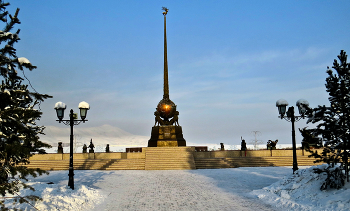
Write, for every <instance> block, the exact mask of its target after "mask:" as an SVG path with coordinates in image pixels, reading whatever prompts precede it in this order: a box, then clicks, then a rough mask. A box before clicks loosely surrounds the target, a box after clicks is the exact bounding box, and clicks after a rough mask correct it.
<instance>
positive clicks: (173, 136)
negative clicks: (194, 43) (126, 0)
mask: <svg viewBox="0 0 350 211" xmlns="http://www.w3.org/2000/svg"><path fill="white" fill-rule="evenodd" d="M162 9H163V10H164V12H163V15H164V88H163V91H164V94H163V99H162V100H161V101H160V102H159V103H158V105H157V108H156V111H155V112H154V115H155V124H154V126H153V127H152V132H151V138H150V140H149V141H148V147H178V146H186V140H185V139H184V138H183V135H182V127H181V126H180V125H179V122H178V119H179V112H178V111H177V110H176V105H175V103H174V102H173V101H171V100H170V97H169V82H168V58H167V39H166V15H167V14H168V11H169V10H168V8H166V7H163V8H162Z"/></svg>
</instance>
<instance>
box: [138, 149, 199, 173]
mask: <svg viewBox="0 0 350 211" xmlns="http://www.w3.org/2000/svg"><path fill="white" fill-rule="evenodd" d="M193 152H194V147H148V148H147V149H146V151H145V153H146V159H145V170H181V169H196V166H195V163H194V157H193Z"/></svg>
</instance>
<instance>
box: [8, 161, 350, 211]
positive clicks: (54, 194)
mask: <svg viewBox="0 0 350 211" xmlns="http://www.w3.org/2000/svg"><path fill="white" fill-rule="evenodd" d="M304 168H306V167H304ZM312 168H314V167H310V168H306V169H300V170H299V171H297V172H296V174H294V175H293V174H292V169H291V167H251V168H232V169H202V170H168V171H142V170H140V171H83V170H82V171H77V170H76V171H74V173H75V177H74V179H75V190H71V189H69V188H68V186H67V183H68V171H52V172H50V175H44V176H40V177H37V178H32V179H30V181H29V182H28V183H29V184H31V185H32V186H33V187H34V188H35V189H36V191H35V192H32V191H30V190H26V191H21V192H20V195H21V196H25V195H27V194H36V195H39V196H41V197H42V198H43V201H40V202H36V203H35V204H33V205H34V206H35V207H36V208H37V209H38V210H99V211H102V210H349V209H350V185H349V184H346V185H345V186H344V187H343V188H342V189H340V190H336V189H330V190H326V191H321V190H320V186H321V183H322V181H324V175H321V176H319V175H318V174H314V173H313V171H312ZM49 182H53V183H54V184H47V183H49ZM6 204H7V205H8V206H9V207H13V206H12V205H11V199H7V200H6ZM16 207H17V208H22V209H26V210H35V209H34V208H33V207H31V206H30V205H28V204H25V203H24V204H22V205H16Z"/></svg>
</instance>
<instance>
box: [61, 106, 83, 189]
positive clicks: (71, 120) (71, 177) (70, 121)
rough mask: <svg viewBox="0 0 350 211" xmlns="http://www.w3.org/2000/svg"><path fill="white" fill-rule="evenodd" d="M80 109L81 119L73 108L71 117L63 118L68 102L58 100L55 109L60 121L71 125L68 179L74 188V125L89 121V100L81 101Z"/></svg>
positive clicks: (70, 185)
mask: <svg viewBox="0 0 350 211" xmlns="http://www.w3.org/2000/svg"><path fill="white" fill-rule="evenodd" d="M78 107H79V110H80V117H81V119H80V120H78V115H77V114H75V113H74V111H73V109H71V110H70V114H69V119H68V120H63V117H64V110H65V109H66V108H67V106H66V104H64V103H62V102H57V103H56V104H55V110H56V113H57V118H58V120H56V121H58V122H59V123H61V122H63V124H65V125H69V126H70V155H69V173H68V176H69V180H68V186H69V187H70V188H71V189H72V190H74V169H73V136H74V135H73V126H74V125H79V124H80V123H81V122H83V123H85V121H88V120H87V119H85V118H86V115H87V111H88V110H89V109H90V105H89V104H88V103H87V102H84V101H83V102H80V103H79V106H78Z"/></svg>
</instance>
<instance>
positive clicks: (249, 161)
mask: <svg viewBox="0 0 350 211" xmlns="http://www.w3.org/2000/svg"><path fill="white" fill-rule="evenodd" d="M314 160H315V159H314V158H308V157H307V156H298V157H297V161H298V166H313V165H319V164H320V163H317V164H315V163H314ZM195 163H196V168H197V169H207V168H213V169H218V168H237V167H264V166H293V157H292V156H280V157H234V158H206V159H196V160H195Z"/></svg>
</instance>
